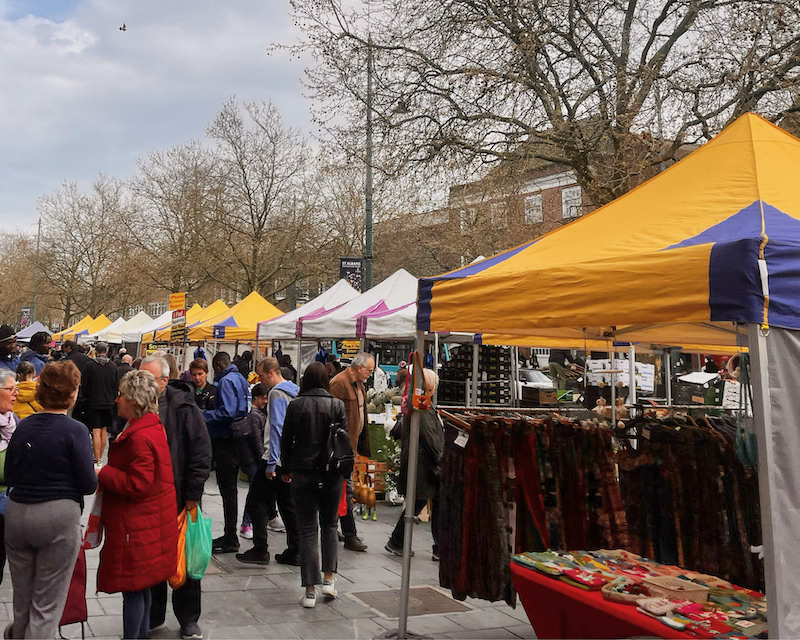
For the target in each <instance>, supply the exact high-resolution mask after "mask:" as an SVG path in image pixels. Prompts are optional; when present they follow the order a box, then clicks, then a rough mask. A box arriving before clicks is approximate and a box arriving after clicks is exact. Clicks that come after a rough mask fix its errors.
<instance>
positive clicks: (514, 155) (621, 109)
mask: <svg viewBox="0 0 800 640" xmlns="http://www.w3.org/2000/svg"><path fill="white" fill-rule="evenodd" d="M292 7H293V11H294V16H295V18H296V20H297V21H298V23H299V24H300V26H301V28H302V29H303V30H304V33H305V36H304V39H303V40H302V42H300V43H299V44H296V45H293V46H291V47H289V48H290V49H293V50H294V51H296V52H298V53H310V54H311V55H313V56H314V58H315V60H316V61H318V62H319V64H317V65H316V66H315V67H313V68H310V69H308V70H307V82H308V86H309V89H310V91H311V94H312V97H313V98H315V100H316V117H317V118H318V120H319V121H320V122H321V123H323V124H324V125H325V126H326V127H327V128H328V129H329V130H330V131H331V132H332V133H333V134H334V135H337V136H340V135H346V134H347V129H348V128H351V127H352V126H353V123H355V122H360V121H361V119H362V117H363V116H362V114H363V112H364V108H365V92H366V82H365V80H364V78H365V68H366V62H365V60H366V57H367V54H366V51H367V48H368V47H371V48H372V51H373V52H374V68H375V75H376V81H375V85H376V89H375V96H374V106H373V108H374V111H375V121H376V127H377V130H378V132H379V133H381V134H382V136H383V138H382V143H383V145H384V147H386V148H390V149H392V151H393V154H392V156H391V160H392V162H391V163H390V166H389V170H395V169H397V167H401V166H407V165H409V164H411V165H412V166H413V165H415V164H419V163H422V164H424V165H426V166H432V165H438V166H453V165H462V166H463V165H473V166H474V165H476V164H480V163H485V162H494V161H497V160H500V159H510V160H518V159H529V158H540V159H544V160H549V161H552V162H556V163H559V164H564V165H567V166H569V167H571V168H572V169H573V170H574V171H575V174H576V176H577V178H578V181H579V183H580V185H581V186H582V187H583V189H584V191H585V192H586V194H587V195H588V196H589V198H590V199H591V201H592V202H593V203H594V204H595V205H600V204H603V203H605V202H608V201H609V200H611V199H613V198H615V197H617V196H619V195H621V194H622V193H625V192H626V191H627V190H628V189H630V188H631V186H633V185H634V184H636V183H638V182H639V181H641V179H642V172H643V171H646V170H647V169H648V168H649V167H652V166H657V165H658V164H660V163H661V162H664V161H667V160H670V159H674V158H675V157H676V154H677V153H678V152H679V149H680V148H681V147H682V145H684V144H686V143H687V142H697V141H702V140H704V139H708V138H709V137H711V136H712V135H714V134H715V133H716V132H717V131H719V129H720V128H721V127H722V126H724V125H725V124H727V123H729V122H731V121H732V119H734V118H736V117H737V116H739V115H740V114H742V113H744V112H746V111H757V112H759V113H761V114H763V115H765V116H766V117H768V118H769V119H771V120H773V121H776V122H778V121H780V120H781V119H782V118H784V117H785V116H786V115H787V114H789V113H793V112H796V111H798V110H800V104H798V103H797V102H796V101H795V96H796V95H797V87H798V83H799V81H798V68H799V67H800V4H798V3H797V2H785V1H782V0H596V1H593V2H589V1H588V0H541V1H537V2H528V1H523V0H372V1H370V2H368V3H366V4H365V5H360V8H347V7H352V3H350V2H346V0H292ZM368 33H369V35H368Z"/></svg>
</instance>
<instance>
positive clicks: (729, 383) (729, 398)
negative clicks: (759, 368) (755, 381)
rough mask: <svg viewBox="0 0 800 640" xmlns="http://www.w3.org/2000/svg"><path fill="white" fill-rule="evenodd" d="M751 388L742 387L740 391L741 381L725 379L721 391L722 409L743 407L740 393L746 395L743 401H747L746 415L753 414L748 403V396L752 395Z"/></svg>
mask: <svg viewBox="0 0 800 640" xmlns="http://www.w3.org/2000/svg"><path fill="white" fill-rule="evenodd" d="M752 392H753V391H752V388H750V389H744V393H742V383H741V382H738V381H736V380H726V381H725V387H724V390H723V392H722V408H723V409H741V408H742V407H743V403H742V397H741V396H742V395H746V396H747V397H746V398H745V401H746V403H747V416H748V417H750V416H752V415H753V408H752V406H751V405H750V402H749V398H751V397H752V395H751V394H752Z"/></svg>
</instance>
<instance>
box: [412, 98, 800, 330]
mask: <svg viewBox="0 0 800 640" xmlns="http://www.w3.org/2000/svg"><path fill="white" fill-rule="evenodd" d="M799 166H800V140H797V139H796V138H794V137H793V136H791V135H790V134H788V133H786V132H785V131H783V130H782V129H780V128H778V127H776V126H775V125H773V124H771V123H769V122H767V121H766V120H764V119H762V118H760V117H759V116H756V115H754V114H750V113H748V114H745V115H743V116H742V117H740V118H739V119H737V120H736V121H735V122H733V123H732V124H731V125H730V126H728V127H727V128H726V129H725V130H723V131H722V132H721V133H720V134H719V135H718V136H717V137H716V138H714V139H713V140H711V141H710V142H709V143H708V144H705V145H703V146H702V147H700V148H699V149H697V150H696V151H694V152H693V153H691V154H690V155H689V156H687V157H686V158H684V159H683V160H681V161H680V162H678V163H677V164H675V165H674V166H672V167H670V168H669V169H667V170H666V171H664V172H662V173H660V174H659V175H658V176H656V177H655V178H653V179H651V180H649V181H648V182H646V183H644V184H642V185H641V186H639V187H638V188H636V189H634V190H633V191H631V192H630V193H628V194H626V195H624V196H622V197H621V198H618V199H617V200H615V201H613V202H611V203H609V204H607V205H606V206H604V207H601V208H600V209H598V210H596V211H594V212H593V213H590V214H588V215H586V216H584V217H583V218H580V219H578V220H576V221H575V222H573V223H571V224H569V225H566V226H563V227H560V228H559V229H556V230H555V231H552V232H551V233H548V234H546V235H544V236H542V237H540V238H536V239H534V240H531V241H530V242H527V243H525V244H522V245H520V246H518V247H515V248H514V249H511V250H510V251H506V252H505V253H502V254H499V255H496V256H493V257H491V258H488V259H486V260H483V261H482V262H479V263H476V264H471V265H468V266H466V267H464V268H462V269H458V270H456V271H453V272H450V273H447V274H443V275H440V276H436V277H432V278H423V279H421V280H420V283H419V292H418V307H419V308H418V316H417V328H418V329H419V330H422V331H452V332H456V331H458V332H468V333H481V332H486V333H496V334H505V335H509V334H510V335H517V336H523V337H525V338H531V337H536V336H542V337H550V338H568V339H578V340H583V339H590V340H602V339H606V338H609V337H613V338H614V339H615V340H625V341H630V342H643V343H648V342H649V343H659V344H674V345H680V344H683V343H692V344H698V345H732V346H735V345H737V344H741V338H742V335H743V334H744V333H745V331H744V329H741V330H739V329H737V325H735V324H734V323H758V324H767V323H768V324H770V325H773V326H779V327H784V328H790V329H798V328H800V286H798V285H797V282H798V280H797V278H798V276H800V258H799V257H798V256H800V189H798V188H797V186H796V182H797V177H796V170H797V167H799Z"/></svg>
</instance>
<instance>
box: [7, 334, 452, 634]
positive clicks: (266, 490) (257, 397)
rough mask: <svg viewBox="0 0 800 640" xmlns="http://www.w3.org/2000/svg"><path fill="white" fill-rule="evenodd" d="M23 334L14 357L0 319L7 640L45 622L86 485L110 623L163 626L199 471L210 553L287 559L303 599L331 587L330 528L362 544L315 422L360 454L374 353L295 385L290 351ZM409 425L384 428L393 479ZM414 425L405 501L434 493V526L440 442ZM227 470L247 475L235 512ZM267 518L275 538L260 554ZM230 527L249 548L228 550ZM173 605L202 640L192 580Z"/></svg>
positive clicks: (307, 602) (50, 620)
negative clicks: (97, 525)
mask: <svg viewBox="0 0 800 640" xmlns="http://www.w3.org/2000/svg"><path fill="white" fill-rule="evenodd" d="M37 336H38V337H37ZM34 338H35V340H34V339H31V341H30V344H29V349H28V350H27V351H25V352H24V353H23V354H22V355H21V356H18V355H17V349H16V344H15V338H14V334H13V331H12V330H11V328H10V327H6V326H3V327H0V491H1V493H0V536H3V537H4V541H3V540H2V539H0V565H4V564H5V559H6V554H7V557H8V564H9V568H10V572H11V580H12V586H13V591H14V619H13V621H12V623H11V624H9V626H8V628H7V629H6V632H5V637H11V638H28V637H37V638H53V637H56V634H57V632H58V625H59V621H60V618H61V612H62V610H63V608H64V604H65V601H66V597H67V589H68V586H69V581H70V577H71V574H72V568H73V567H74V564H75V560H76V557H77V555H78V550H79V546H80V543H81V539H82V534H81V527H80V517H81V513H82V510H83V508H84V499H85V496H90V495H92V494H95V493H96V497H95V501H96V505H97V504H100V505H102V506H101V509H100V512H101V522H102V526H103V531H104V536H105V539H104V542H103V547H102V549H101V553H100V567H99V570H98V579H97V588H98V590H99V591H104V592H108V593H116V592H121V593H122V597H123V634H124V637H125V638H146V637H148V634H149V633H150V632H151V631H152V630H154V629H157V628H159V627H160V626H162V625H164V623H165V620H166V612H167V602H168V587H167V580H168V579H169V578H170V577H171V576H172V575H173V573H174V572H175V568H176V563H177V551H176V550H177V535H178V526H177V522H178V518H177V516H178V515H179V514H180V513H181V512H182V511H183V510H184V509H186V510H187V511H192V510H193V509H195V508H196V507H198V506H199V505H200V504H201V502H202V498H203V493H204V488H205V484H206V480H207V479H208V477H209V475H210V473H211V471H212V469H213V470H214V472H215V475H216V481H217V485H218V488H219V493H220V497H221V499H222V505H223V521H224V522H223V535H222V536H220V537H219V538H217V539H215V540H213V543H212V552H213V553H214V554H226V553H231V554H236V556H235V557H236V559H237V560H238V561H240V562H242V563H245V564H252V565H267V564H269V563H270V561H271V560H272V559H273V557H274V560H275V561H276V562H279V563H282V564H288V565H294V566H298V567H300V579H301V587H302V588H303V592H302V598H301V601H300V603H301V605H302V606H303V607H306V608H311V607H314V606H315V604H316V601H317V595H318V593H317V588H318V587H319V589H320V591H319V593H320V594H321V596H322V597H324V598H336V597H337V589H336V570H337V551H338V546H339V542H340V540H341V541H343V542H344V547H345V548H346V549H350V550H352V551H357V552H361V553H363V552H366V551H367V545H366V544H364V542H363V541H362V540H361V538H360V537H359V535H358V531H357V529H356V522H355V518H354V516H353V512H352V508H353V482H352V477H346V478H345V477H343V475H342V474H341V473H338V472H336V471H334V470H332V467H331V464H330V462H331V450H330V448H331V444H330V442H331V438H330V434H331V430H332V429H336V428H337V427H341V429H340V431H341V432H342V433H344V434H345V437H346V438H348V439H349V440H348V444H347V448H348V450H352V452H353V453H355V452H358V453H361V454H362V455H366V456H369V454H370V442H369V429H368V428H367V427H368V414H367V393H366V387H365V383H366V382H367V380H368V379H369V378H370V377H371V376H372V374H373V372H374V369H375V360H374V357H373V356H372V355H370V354H368V353H359V354H358V355H356V356H355V357H354V358H353V359H352V362H351V364H350V366H349V367H347V368H345V369H343V370H340V369H339V367H338V366H337V364H336V363H335V361H331V360H330V359H326V360H325V361H324V362H322V361H316V362H313V363H311V364H310V365H309V366H308V367H306V369H305V371H304V372H303V375H302V377H301V378H300V384H299V386H298V384H297V383H296V382H295V381H296V380H297V379H298V375H297V371H296V370H295V369H294V368H293V367H292V365H291V360H287V358H288V356H283V357H281V358H280V360H279V359H278V358H276V357H267V358H263V359H261V360H258V361H257V362H253V355H252V353H251V352H245V353H244V354H242V356H237V357H236V358H235V359H234V360H232V359H231V357H230V355H229V354H227V353H225V352H217V353H216V354H214V355H213V357H212V359H211V363H210V365H211V366H210V368H209V363H208V361H207V360H206V358H205V352H204V351H203V350H202V349H198V351H197V352H196V354H195V355H196V357H195V359H194V360H193V361H192V362H191V364H190V365H189V367H188V368H187V370H186V371H185V372H180V371H179V367H178V364H177V361H176V360H175V358H174V356H172V355H171V354H168V353H165V352H155V353H154V354H152V355H149V356H147V357H145V358H143V359H137V360H133V358H132V357H131V356H130V355H129V354H127V353H125V352H124V350H121V351H120V352H119V353H117V354H116V356H115V357H114V358H113V359H112V358H111V357H110V353H109V347H108V345H106V344H104V343H97V344H95V345H94V347H93V348H92V350H91V352H88V353H87V352H85V351H87V350H86V349H84V348H83V347H82V346H81V345H78V344H76V343H75V342H73V341H67V342H65V343H64V344H63V345H62V346H61V349H60V350H59V352H55V351H54V350H51V348H50V346H51V342H50V336H49V335H48V334H44V335H39V334H36V335H35V336H34ZM212 372H213V382H212V380H211V379H210V378H211V375H212ZM251 374H254V375H253V376H251ZM248 377H250V378H251V381H252V382H254V383H255V384H251V381H249V380H248ZM255 377H257V379H258V380H257V381H255V380H252V378H255ZM424 382H425V385H426V386H427V388H428V391H429V392H431V393H432V392H433V391H435V388H436V385H437V383H438V379H437V377H436V374H435V373H434V372H433V371H431V370H425V371H424ZM404 406H405V407H407V406H408V403H404ZM408 424H409V412H408V411H407V410H404V415H403V417H402V419H401V420H400V421H399V422H398V426H397V428H396V429H395V430H394V431H393V435H394V436H395V437H397V438H398V439H400V440H401V442H402V445H403V452H404V453H403V456H402V459H401V466H402V468H401V476H402V475H404V474H405V472H406V471H405V470H406V467H407V454H406V453H405V451H406V448H407V447H406V443H407V437H408V433H409V429H408ZM420 434H421V435H420V437H421V442H420V452H421V453H420V470H419V477H418V481H417V501H416V504H415V505H413V511H414V514H415V515H417V514H418V513H419V512H420V511H421V510H422V509H423V508H424V506H425V505H426V504H427V503H428V501H431V502H432V504H433V506H434V509H433V514H432V526H433V529H434V541H435V540H436V539H437V534H436V530H435V527H436V516H435V514H436V503H437V489H438V464H439V458H440V457H441V452H442V447H443V433H442V426H441V422H440V421H439V420H438V416H437V415H436V412H435V410H433V409H432V410H430V411H428V412H425V413H424V414H423V415H422V416H421V431H420ZM240 472H243V473H244V474H245V475H246V477H247V479H248V480H249V489H248V492H247V498H246V500H245V504H244V505H243V507H244V508H243V510H242V512H241V526H240V505H239V500H238V482H239V474H240ZM340 514H343V515H340ZM339 527H341V532H342V534H341V536H340V534H339V532H338V529H339ZM270 533H272V534H273V536H274V535H275V534H281V535H282V537H285V541H286V542H285V547H284V548H283V550H282V551H280V552H279V553H275V554H274V556H271V555H270V552H269V543H268V541H269V535H270ZM403 534H404V518H403V515H401V516H400V518H399V520H398V522H397V526H396V527H395V529H394V532H393V533H392V535H391V537H390V539H389V540H388V542H387V544H386V550H387V551H389V552H390V553H395V554H400V553H402V547H403ZM240 538H243V539H245V540H248V539H249V540H252V547H251V548H249V549H247V550H245V551H243V552H240ZM320 555H321V562H320ZM437 557H438V550H437V548H436V545H435V544H434V549H433V558H434V559H436V558H437ZM0 580H2V566H0ZM172 607H173V611H174V613H175V616H176V618H177V619H178V622H179V623H180V626H181V634H182V636H183V637H184V638H202V637H203V634H202V630H201V628H200V615H201V580H193V579H191V578H187V579H186V581H185V583H184V584H183V585H182V586H181V587H180V588H177V589H174V590H173V591H172Z"/></svg>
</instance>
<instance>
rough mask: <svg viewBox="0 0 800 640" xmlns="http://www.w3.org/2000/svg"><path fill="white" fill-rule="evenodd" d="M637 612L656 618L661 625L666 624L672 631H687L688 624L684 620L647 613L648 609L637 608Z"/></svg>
mask: <svg viewBox="0 0 800 640" xmlns="http://www.w3.org/2000/svg"><path fill="white" fill-rule="evenodd" d="M636 610H637V611H638V612H639V613H643V614H644V615H646V616H650V617H651V618H655V619H656V620H658V621H659V622H660V623H661V624H664V625H666V626H668V627H669V628H670V629H675V630H676V631H683V630H684V629H686V623H685V622H683V621H682V620H680V619H678V618H675V617H673V616H669V615H662V616H659V615H656V614H654V613H650V612H649V611H647V610H646V609H642V608H641V607H636Z"/></svg>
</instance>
